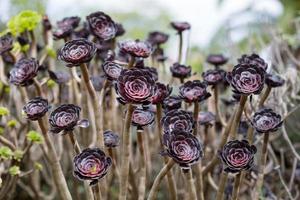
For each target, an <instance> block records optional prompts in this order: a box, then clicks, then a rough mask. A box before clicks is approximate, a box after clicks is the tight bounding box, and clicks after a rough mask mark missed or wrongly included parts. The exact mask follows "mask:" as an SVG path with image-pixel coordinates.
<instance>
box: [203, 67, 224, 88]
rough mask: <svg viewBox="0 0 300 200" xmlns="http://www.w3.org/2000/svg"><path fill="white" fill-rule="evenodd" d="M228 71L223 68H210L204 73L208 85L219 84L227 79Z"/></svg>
mask: <svg viewBox="0 0 300 200" xmlns="http://www.w3.org/2000/svg"><path fill="white" fill-rule="evenodd" d="M225 77H226V72H225V71H224V70H222V69H210V70H207V71H205V72H203V73H202V78H203V80H204V81H205V82H206V83H207V84H208V85H213V86H214V85H217V84H219V83H221V82H223V81H224V80H225Z"/></svg>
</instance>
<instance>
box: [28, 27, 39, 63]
mask: <svg viewBox="0 0 300 200" xmlns="http://www.w3.org/2000/svg"><path fill="white" fill-rule="evenodd" d="M29 34H30V37H31V45H30V56H31V57H32V58H36V57H37V48H36V39H35V36H34V32H33V31H29Z"/></svg>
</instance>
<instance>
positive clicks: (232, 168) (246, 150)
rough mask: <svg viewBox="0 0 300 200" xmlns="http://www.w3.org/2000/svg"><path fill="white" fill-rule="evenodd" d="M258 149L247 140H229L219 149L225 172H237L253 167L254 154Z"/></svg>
mask: <svg viewBox="0 0 300 200" xmlns="http://www.w3.org/2000/svg"><path fill="white" fill-rule="evenodd" d="M256 151H257V149H256V147H255V146H254V145H250V144H249V142H248V141H247V140H241V141H239V140H232V141H229V142H227V143H226V144H225V145H224V147H223V149H222V150H221V151H219V157H220V159H221V160H222V163H223V169H224V171H225V172H230V173H237V172H240V171H242V170H249V169H251V168H252V167H253V163H254V155H255V153H256Z"/></svg>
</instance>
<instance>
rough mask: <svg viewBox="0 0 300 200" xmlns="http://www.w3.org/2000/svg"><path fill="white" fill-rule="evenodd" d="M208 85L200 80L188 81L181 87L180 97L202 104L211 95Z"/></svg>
mask: <svg viewBox="0 0 300 200" xmlns="http://www.w3.org/2000/svg"><path fill="white" fill-rule="evenodd" d="M206 88H207V85H206V83H204V82H201V81H199V80H194V81H187V82H185V83H184V84H183V85H181V86H180V87H179V94H180V97H181V98H182V99H183V100H184V101H186V102H188V103H191V102H201V101H204V100H205V99H207V98H209V97H210V96H211V94H210V93H209V92H207V91H206Z"/></svg>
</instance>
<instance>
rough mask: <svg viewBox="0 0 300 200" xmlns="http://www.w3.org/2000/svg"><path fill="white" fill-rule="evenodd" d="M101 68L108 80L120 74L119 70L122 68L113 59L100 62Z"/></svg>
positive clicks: (114, 78)
mask: <svg viewBox="0 0 300 200" xmlns="http://www.w3.org/2000/svg"><path fill="white" fill-rule="evenodd" d="M102 69H103V72H104V73H105V76H106V78H107V79H108V80H110V81H115V80H117V79H118V78H119V76H120V74H121V71H122V70H123V68H122V67H121V66H120V65H119V64H117V63H115V62H113V61H105V62H104V63H103V64H102Z"/></svg>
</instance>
